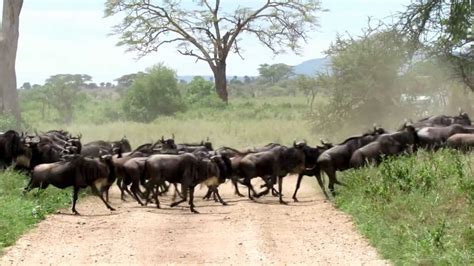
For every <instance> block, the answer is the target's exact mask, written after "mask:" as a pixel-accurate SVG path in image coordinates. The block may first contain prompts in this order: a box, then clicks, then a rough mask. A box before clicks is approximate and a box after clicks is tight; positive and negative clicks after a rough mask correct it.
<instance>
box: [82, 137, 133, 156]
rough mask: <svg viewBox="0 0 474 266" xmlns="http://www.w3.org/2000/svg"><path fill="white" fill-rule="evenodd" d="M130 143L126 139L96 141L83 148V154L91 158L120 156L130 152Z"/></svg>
mask: <svg viewBox="0 0 474 266" xmlns="http://www.w3.org/2000/svg"><path fill="white" fill-rule="evenodd" d="M131 150H132V149H131V147H130V142H129V141H128V139H127V138H126V137H123V138H122V139H121V140H117V141H104V140H96V141H92V142H89V143H86V144H84V145H83V146H82V151H81V154H82V155H84V156H89V157H99V156H101V155H104V154H118V153H126V152H130V151H131Z"/></svg>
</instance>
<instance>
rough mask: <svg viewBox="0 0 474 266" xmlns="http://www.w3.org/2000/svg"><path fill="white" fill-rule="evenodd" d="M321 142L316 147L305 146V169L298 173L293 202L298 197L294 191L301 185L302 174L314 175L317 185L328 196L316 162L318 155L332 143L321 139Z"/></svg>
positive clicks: (296, 200) (330, 146)
mask: <svg viewBox="0 0 474 266" xmlns="http://www.w3.org/2000/svg"><path fill="white" fill-rule="evenodd" d="M321 143H322V144H323V145H322V146H316V148H313V147H310V146H307V147H305V154H306V158H305V168H306V169H305V170H304V171H303V172H301V173H299V174H298V180H297V182H296V188H295V192H294V193H293V197H292V198H293V200H294V201H295V202H298V199H297V198H296V193H297V192H298V189H299V188H300V185H301V180H302V179H303V176H314V177H316V180H317V181H318V184H319V186H320V187H321V189H322V190H323V192H324V193H325V195H326V197H329V196H328V195H327V193H326V190H325V189H324V184H323V180H322V178H321V170H320V169H319V165H318V163H317V161H318V158H319V156H320V155H321V154H322V153H323V152H324V151H326V150H328V149H330V148H332V147H333V146H334V145H332V143H326V142H323V141H321Z"/></svg>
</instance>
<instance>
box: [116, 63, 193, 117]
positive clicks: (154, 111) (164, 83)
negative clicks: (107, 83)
mask: <svg viewBox="0 0 474 266" xmlns="http://www.w3.org/2000/svg"><path fill="white" fill-rule="evenodd" d="M122 106H123V110H124V113H125V116H126V117H127V118H128V119H131V120H134V121H140V122H149V121H152V120H153V119H155V118H156V117H158V116H160V115H172V114H174V113H176V112H178V111H181V110H183V109H184V104H183V101H182V99H181V94H180V92H179V90H178V83H177V81H176V72H175V71H174V70H172V69H170V68H167V67H165V66H164V65H163V64H158V65H155V66H153V67H151V68H150V69H148V70H147V72H146V73H144V74H141V75H138V76H137V77H136V79H135V80H134V82H133V84H132V86H131V88H130V89H129V90H128V92H127V94H126V96H125V98H124V101H123V105H122Z"/></svg>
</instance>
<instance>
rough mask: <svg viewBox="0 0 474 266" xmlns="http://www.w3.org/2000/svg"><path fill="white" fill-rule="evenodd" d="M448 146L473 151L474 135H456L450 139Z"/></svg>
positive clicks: (447, 142)
mask: <svg viewBox="0 0 474 266" xmlns="http://www.w3.org/2000/svg"><path fill="white" fill-rule="evenodd" d="M446 146H448V147H450V148H453V149H458V150H461V151H472V150H473V148H474V134H466V133H459V134H454V135H452V136H451V137H449V138H448V140H447V141H446Z"/></svg>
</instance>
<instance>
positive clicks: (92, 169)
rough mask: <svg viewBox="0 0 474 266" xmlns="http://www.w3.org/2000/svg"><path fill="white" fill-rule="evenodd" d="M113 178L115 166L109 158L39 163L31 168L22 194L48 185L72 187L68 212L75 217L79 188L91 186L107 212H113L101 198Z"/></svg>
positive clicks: (75, 158)
mask: <svg viewBox="0 0 474 266" xmlns="http://www.w3.org/2000/svg"><path fill="white" fill-rule="evenodd" d="M111 179H115V167H114V165H113V163H112V158H111V156H105V157H103V158H100V159H99V158H98V159H92V158H86V157H84V156H80V155H76V156H75V157H73V158H72V159H71V160H69V161H60V162H55V163H49V164H40V165H37V166H36V167H35V168H34V169H33V173H32V175H31V179H30V182H29V183H28V185H27V187H26V188H25V192H28V191H30V190H31V189H33V188H41V189H45V188H47V187H48V186H49V185H53V186H55V187H57V188H61V189H64V188H67V187H70V186H72V187H74V194H73V203H72V212H73V213H74V214H79V213H78V212H77V210H76V201H77V198H78V193H79V190H80V189H81V188H86V187H88V186H90V187H91V190H92V192H93V193H94V194H96V195H97V196H98V197H99V198H100V199H101V200H102V202H104V204H105V206H107V208H108V209H109V210H112V211H114V210H115V209H114V208H112V207H111V206H110V205H109V204H108V203H107V202H106V201H105V199H104V198H103V196H102V191H103V189H104V187H105V186H106V185H107V184H108V180H111Z"/></svg>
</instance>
